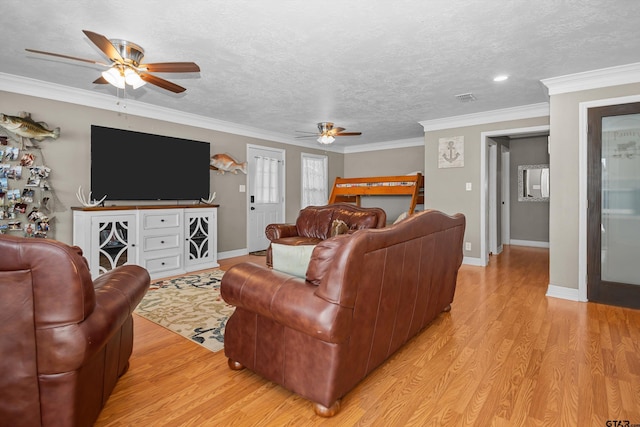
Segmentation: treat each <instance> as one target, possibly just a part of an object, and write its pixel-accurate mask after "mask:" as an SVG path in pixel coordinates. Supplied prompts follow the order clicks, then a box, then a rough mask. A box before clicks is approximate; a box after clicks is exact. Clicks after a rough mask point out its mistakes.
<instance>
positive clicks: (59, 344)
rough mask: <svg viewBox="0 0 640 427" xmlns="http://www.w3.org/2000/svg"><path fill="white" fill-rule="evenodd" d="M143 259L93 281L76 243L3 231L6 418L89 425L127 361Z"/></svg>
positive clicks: (0, 312) (1, 373) (0, 308)
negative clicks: (15, 234) (12, 234)
mask: <svg viewBox="0 0 640 427" xmlns="http://www.w3.org/2000/svg"><path fill="white" fill-rule="evenodd" d="M149 282H150V280H149V274H148V273H147V271H146V270H145V269H144V268H142V267H139V266H135V265H127V266H122V267H118V268H116V269H114V270H111V271H109V272H107V273H105V274H103V275H101V276H99V277H98V278H96V279H95V281H93V282H92V280H91V275H90V273H89V268H88V266H87V263H86V260H85V259H84V258H83V257H82V252H81V250H80V249H79V248H77V247H72V246H68V245H66V244H64V243H61V242H57V241H54V240H48V239H34V238H30V239H28V238H22V237H15V236H4V235H3V236H0V328H1V329H0V331H1V332H0V425H2V426H12V427H17V426H91V425H93V423H94V422H95V420H96V419H97V418H98V415H99V414H100V411H101V410H102V408H103V406H104V404H105V403H106V401H107V399H108V398H109V395H110V394H111V392H112V390H113V388H114V386H115V384H116V382H117V380H118V378H119V377H120V376H121V375H123V374H124V373H125V372H126V370H127V368H128V366H129V356H130V355H131V351H132V347H133V318H132V316H131V313H132V312H133V310H134V308H135V307H136V306H137V305H138V303H139V302H140V300H141V299H142V297H143V296H144V295H145V293H146V291H147V289H148V287H149Z"/></svg>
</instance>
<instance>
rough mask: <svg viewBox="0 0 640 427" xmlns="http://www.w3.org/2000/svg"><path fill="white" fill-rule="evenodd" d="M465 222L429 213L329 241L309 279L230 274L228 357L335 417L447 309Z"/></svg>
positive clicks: (316, 254)
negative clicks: (351, 395) (351, 392)
mask: <svg viewBox="0 0 640 427" xmlns="http://www.w3.org/2000/svg"><path fill="white" fill-rule="evenodd" d="M464 230H465V217H464V216H463V215H462V214H455V215H453V216H448V215H446V214H443V213H441V212H439V211H435V210H428V211H424V212H420V213H417V214H414V215H412V216H410V217H409V218H407V219H405V220H403V221H401V222H399V223H398V224H395V225H392V226H389V227H386V228H382V229H368V230H359V231H356V232H354V233H352V234H344V235H339V236H336V237H332V238H329V239H326V240H324V241H322V242H320V243H318V245H317V246H316V247H315V249H314V250H313V253H312V256H311V260H310V262H309V265H308V269H307V273H306V279H305V278H298V277H294V276H290V275H287V274H284V273H281V272H279V271H276V270H273V269H269V268H265V267H264V266H260V265H257V264H253V263H243V264H238V265H236V266H234V267H232V268H230V269H229V271H227V272H226V273H225V274H224V276H223V278H222V284H221V294H222V297H223V298H224V300H225V301H227V302H228V303H229V304H232V305H235V306H236V310H235V312H234V313H233V315H232V316H231V317H230V318H229V320H228V322H227V325H226V330H225V336H224V351H225V355H226V356H227V357H228V359H229V367H230V368H231V369H242V368H244V367H246V368H249V369H250V370H252V371H253V372H256V373H257V374H259V375H261V376H263V377H264V378H267V379H269V380H271V381H273V382H275V383H278V384H280V385H281V386H283V387H285V388H287V389H289V390H291V391H293V392H295V393H297V394H299V395H301V396H303V397H305V398H307V399H309V400H311V401H312V402H314V409H315V411H316V413H318V414H319V415H322V416H332V415H334V414H335V413H337V412H338V411H339V409H340V399H341V398H342V397H343V396H344V395H345V394H346V393H347V392H348V391H349V390H351V389H352V388H353V387H355V386H356V384H358V382H360V381H361V380H362V379H363V378H365V376H366V375H367V374H368V373H369V372H371V371H372V370H373V369H375V368H376V367H377V366H379V365H380V364H382V363H383V362H384V361H385V360H386V359H387V358H388V357H390V356H391V355H392V354H393V353H394V352H395V351H396V350H397V349H398V348H400V347H401V346H402V345H403V344H404V343H406V342H407V341H408V340H409V339H411V338H412V337H413V336H414V335H416V334H417V333H418V332H420V331H421V330H422V329H423V328H424V327H425V326H427V325H428V324H429V323H430V322H431V321H432V320H433V319H434V318H436V317H437V316H438V315H439V313H441V312H442V311H448V310H450V308H451V303H452V301H453V297H454V292H455V287H456V280H457V274H458V269H459V267H460V265H461V263H462V257H463V254H462V241H463V236H464Z"/></svg>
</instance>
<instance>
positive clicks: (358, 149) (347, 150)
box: [342, 137, 424, 154]
mask: <svg viewBox="0 0 640 427" xmlns="http://www.w3.org/2000/svg"><path fill="white" fill-rule="evenodd" d="M420 146H424V137H418V138H408V139H398V140H396V141H385V142H372V143H371V144H366V145H351V146H348V147H344V149H343V150H342V153H343V154H351V153H363V152H368V151H380V150H391V149H395V148H406V147H420Z"/></svg>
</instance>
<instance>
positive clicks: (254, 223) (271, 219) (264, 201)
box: [247, 145, 285, 252]
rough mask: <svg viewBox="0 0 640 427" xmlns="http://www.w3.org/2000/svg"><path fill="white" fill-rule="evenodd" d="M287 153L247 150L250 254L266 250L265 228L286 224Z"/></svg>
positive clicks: (251, 148)
mask: <svg viewBox="0 0 640 427" xmlns="http://www.w3.org/2000/svg"><path fill="white" fill-rule="evenodd" d="M284 153H285V152H284V150H278V149H275V148H268V147H259V146H254V145H250V146H248V147H247V163H248V169H249V170H248V174H249V177H248V187H249V188H248V193H247V196H248V198H249V200H248V207H249V211H248V214H247V215H248V220H247V224H248V230H247V249H248V250H249V252H255V251H261V250H264V249H267V247H268V246H269V240H268V239H267V237H266V236H265V234H264V230H265V228H266V226H267V225H268V224H272V223H281V222H284V207H285V199H284Z"/></svg>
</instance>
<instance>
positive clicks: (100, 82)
mask: <svg viewBox="0 0 640 427" xmlns="http://www.w3.org/2000/svg"><path fill="white" fill-rule="evenodd" d="M93 84H95V85H106V84H109V82H108V81H107V80H106V79H105V78H104V77H102V76H100V77H98V78H97V79H95V80H94V81H93Z"/></svg>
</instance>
